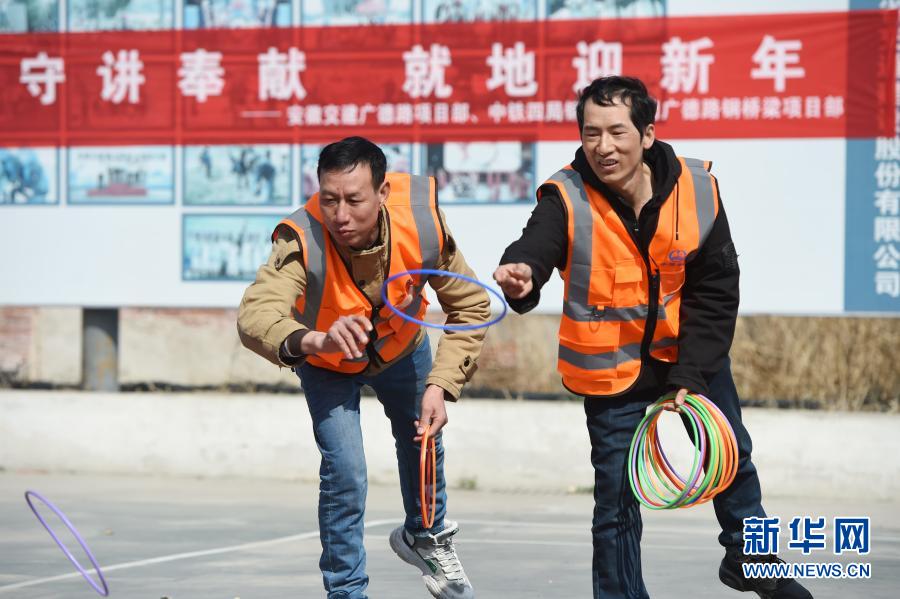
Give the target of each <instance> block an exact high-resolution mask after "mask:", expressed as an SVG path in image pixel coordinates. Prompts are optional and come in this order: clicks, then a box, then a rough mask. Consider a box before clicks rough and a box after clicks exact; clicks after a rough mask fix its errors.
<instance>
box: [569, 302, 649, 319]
mask: <svg viewBox="0 0 900 599" xmlns="http://www.w3.org/2000/svg"><path fill="white" fill-rule="evenodd" d="M649 312H650V307H649V306H648V305H647V304H640V305H637V306H629V307H626V308H613V307H610V306H607V307H605V308H598V307H595V306H582V305H579V304H576V303H574V302H570V301H564V302H563V314H565V315H566V316H568V317H569V318H570V319H572V320H574V321H575V322H595V321H596V322H629V321H632V320H646V319H647V316H648V314H649ZM658 319H659V320H665V319H666V311H665V310H659V316H658Z"/></svg>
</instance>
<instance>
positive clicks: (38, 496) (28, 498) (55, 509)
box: [25, 490, 109, 597]
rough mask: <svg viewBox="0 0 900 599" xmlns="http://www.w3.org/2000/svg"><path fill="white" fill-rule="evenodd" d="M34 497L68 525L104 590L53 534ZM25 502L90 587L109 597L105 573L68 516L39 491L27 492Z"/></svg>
mask: <svg viewBox="0 0 900 599" xmlns="http://www.w3.org/2000/svg"><path fill="white" fill-rule="evenodd" d="M32 497H34V498H35V499H38V500H39V501H40V502H41V503H43V504H44V505H46V506H47V507H48V508H50V510H51V511H52V512H53V513H54V514H56V515H57V516H58V517H59V519H60V520H62V523H63V524H65V525H66V528H68V529H69V532H71V533H72V536H73V537H75V540H76V541H78V544H79V545H81V548H82V549H84V552H85V553H86V554H87V556H88V559H89V560H91V564H92V565H93V566H94V570H95V571H96V572H97V578H99V579H100V583H101V584H102V585H103V588H101V587H100V585H98V584H97V583H96V582H94V579H92V578H91V577H90V576H89V575H88V573H87V571H86V570H85V569H84V568H82V567H81V564H79V563H78V560H77V559H75V556H74V555H72V552H71V551H69V549H68V548H67V547H66V546H65V545H64V544H63V542H62V541H61V540H59V537H57V536H56V534H55V533H54V532H53V529H51V528H50V525H48V524H47V521H46V520H44V518H43V516H41V515H40V514H39V513H38V511H37V509H35V507H34V504H33V503H32V502H31V498H32ZM25 501H27V502H28V507H30V508H31V511H32V512H34V515H35V516H37V519H38V520H39V521H40V523H41V524H42V525H43V526H44V528H46V529H47V532H49V533H50V536H51V537H53V540H54V541H56V544H57V545H59V548H60V549H62V551H63V553H65V554H66V557H67V558H69V561H70V562H72V564H73V565H74V566H75V568H76V569H77V570H78V571H79V572H80V573H81V575H82V576H84V579H85V580H86V581H88V583H90V585H91V586H92V587H94V590H95V591H97V592H98V593H100V594H101V595H102V596H104V597H106V596H108V595H109V587H108V586H106V579H105V578H103V572H101V571H100V565H99V564H98V563H97V560H96V559H94V554H93V553H91V550H90V549H88V546H87V543H85V542H84V539H83V538H81V535H80V534H78V531H77V530H75V526H73V525H72V523H71V522H69V519H68V518H66V515H65V514H63V513H62V510H60V509H59V508H58V507H56V506H55V505H53V504H52V503H50V500H49V499H47V498H46V497H44V496H43V495H41V494H40V493H38V492H37V491H31V490H29V491H25Z"/></svg>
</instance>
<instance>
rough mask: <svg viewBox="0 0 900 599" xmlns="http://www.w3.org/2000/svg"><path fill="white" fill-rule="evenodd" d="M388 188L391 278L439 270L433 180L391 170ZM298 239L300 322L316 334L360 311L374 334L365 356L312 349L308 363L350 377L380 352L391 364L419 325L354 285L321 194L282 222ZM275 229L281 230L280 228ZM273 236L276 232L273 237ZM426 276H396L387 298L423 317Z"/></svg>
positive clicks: (295, 311)
mask: <svg viewBox="0 0 900 599" xmlns="http://www.w3.org/2000/svg"><path fill="white" fill-rule="evenodd" d="M386 179H387V180H388V181H389V182H390V184H391V192H390V195H389V196H388V199H387V201H386V202H385V208H386V209H387V219H386V222H385V223H384V226H387V227H389V229H388V231H389V235H388V237H389V239H390V242H389V243H390V247H388V248H387V249H386V250H385V251H387V252H388V256H389V258H390V272H389V273H387V274H386V276H385V280H387V278H388V277H390V276H391V275H394V274H397V273H401V272H405V271H408V270H416V269H421V268H436V267H437V264H438V260H439V259H440V255H441V252H442V251H443V249H444V234H443V225H442V224H441V222H440V219H439V217H438V208H437V201H436V198H435V182H434V179H433V178H431V177H421V176H416V175H408V174H403V173H387V175H386ZM278 226H279V227H281V226H287V227H289V228H290V229H291V230H292V231H294V233H296V235H297V236H298V238H299V241H300V247H301V248H302V249H303V264H304V267H305V268H306V291H305V293H304V294H303V295H301V296H300V297H298V298H297V300H296V302H295V304H294V309H293V314H294V318H296V319H297V321H298V322H300V323H302V324H303V325H305V326H306V327H308V328H310V329H313V330H316V331H327V330H328V329H329V327H331V325H332V324H333V323H334V322H335V321H336V320H337V319H338V317H340V316H350V315H354V314H358V315H362V316H364V317H365V318H367V319H369V320H371V321H372V324H373V325H374V338H373V340H372V341H371V342H370V343H369V344H368V345H367V346H366V347H367V353H365V354H363V356H362V357H360V358H357V359H353V360H347V359H346V358H345V357H344V355H343V353H342V352H333V353H323V354H314V355H310V356H308V357H307V361H308V362H309V363H310V364H312V365H314V366H319V367H321V368H326V369H328V370H334V371H336V372H344V373H348V374H353V373H358V372H362V371H363V370H364V369H365V368H366V365H367V364H368V363H369V354H368V352H371V351H375V352H377V353H378V355H379V357H380V358H381V359H382V360H383V361H384V362H390V361H391V360H393V359H394V358H396V357H397V356H399V355H400V354H401V353H402V352H403V351H404V350H405V349H407V348H408V347H409V345H410V343H412V342H413V341H414V340H415V338H416V334H417V333H418V332H419V329H420V328H421V327H420V326H419V325H417V324H414V323H411V322H409V321H406V320H404V319H402V318H400V317H399V316H397V315H396V314H394V313H393V312H392V311H391V310H390V309H389V308H388V307H387V306H383V305H380V303H379V305H378V306H373V305H372V303H371V302H370V301H369V299H368V298H367V297H366V295H365V294H364V293H363V292H362V290H361V289H360V288H359V287H358V286H357V285H356V282H355V281H354V279H353V277H352V276H351V273H350V272H349V271H348V269H347V266H346V264H345V263H344V261H343V260H342V259H341V256H340V254H339V253H338V250H337V247H336V246H335V244H334V241H333V240H332V239H331V236H330V235H329V234H328V229H327V228H326V227H325V225H324V223H323V220H322V213H321V210H320V207H319V194H318V193H317V194H315V195H313V196H312V197H311V198H310V199H309V201H308V202H307V203H306V205H305V206H304V207H303V208H300V209H299V210H297V211H296V212H294V213H293V214H291V215H290V216H289V217H287V218H286V219H284V220H282V221H281V222H280V223H279V225H278ZM277 230H278V228H277V227H276V233H277ZM273 238H274V234H273ZM427 278H428V277H427V276H405V277H399V278H397V279H396V280H394V281H391V283H390V284H389V286H388V291H387V295H388V299H389V300H390V301H391V303H392V304H393V305H394V306H396V307H398V308H399V307H401V306H403V307H402V308H401V309H402V311H403V312H405V313H406V314H408V315H410V316H414V317H416V318H418V319H420V320H421V319H422V318H423V317H424V315H425V309H426V308H427V306H428V301H427V300H426V299H425V293H424V288H425V282H426V281H427Z"/></svg>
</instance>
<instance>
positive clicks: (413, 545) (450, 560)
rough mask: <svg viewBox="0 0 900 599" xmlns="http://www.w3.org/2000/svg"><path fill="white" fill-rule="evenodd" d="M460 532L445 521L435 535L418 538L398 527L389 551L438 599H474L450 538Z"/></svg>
mask: <svg viewBox="0 0 900 599" xmlns="http://www.w3.org/2000/svg"><path fill="white" fill-rule="evenodd" d="M457 532H459V525H458V524H457V523H456V522H450V521H445V522H444V530H442V531H441V532H439V533H437V534H436V535H432V534H429V535H428V536H422V537H417V536H413V535H411V534H409V532H407V530H406V528H404V527H403V526H400V527H398V528H395V529H394V530H393V532H391V536H390V543H391V549H393V550H394V553H396V554H397V555H398V556H400V559H402V560H403V561H405V562H406V563H407V564H412V565H413V566H415V567H417V568H418V569H419V570H421V571H422V578H423V579H424V581H425V587H426V588H427V589H428V592H430V593H431V594H432V596H434V597H437V598H438V599H473V598H474V597H475V590H474V589H473V588H472V583H470V582H469V579H468V578H466V573H465V572H464V571H463V567H462V564H461V563H459V557H458V556H457V555H456V549H454V548H453V540H452V539H451V537H452V536H453V535H455V534H456V533H457Z"/></svg>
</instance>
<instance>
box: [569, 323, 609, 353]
mask: <svg viewBox="0 0 900 599" xmlns="http://www.w3.org/2000/svg"><path fill="white" fill-rule="evenodd" d="M621 326H622V323H620V322H599V321H594V322H579V323H574V322H573V323H570V324H569V326H566V327H563V328H561V329H560V331H559V339H560V341H561V342H562V344H563V345H565V346H567V347H569V348H570V349H574V350H575V351H577V352H579V353H584V354H596V353H603V352H604V351H609V350H610V349H615V348H616V347H618V346H619V330H620V329H621Z"/></svg>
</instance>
